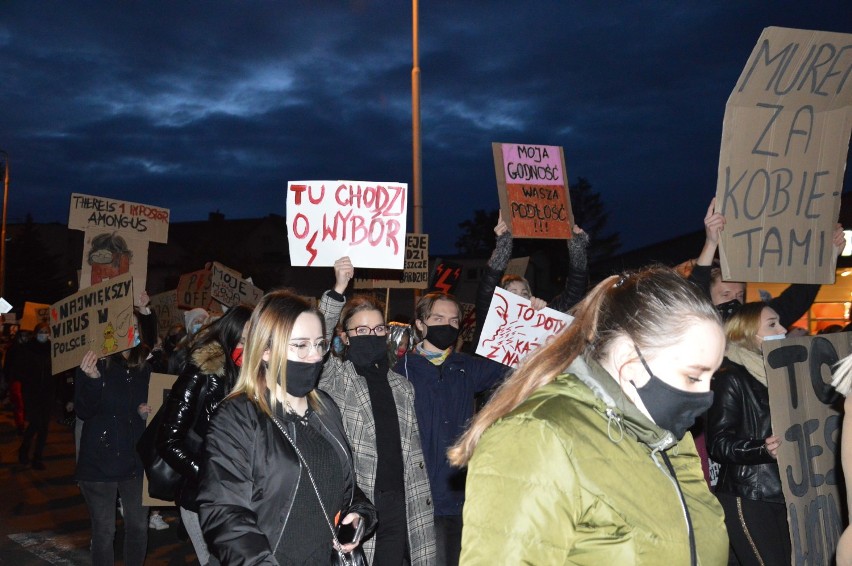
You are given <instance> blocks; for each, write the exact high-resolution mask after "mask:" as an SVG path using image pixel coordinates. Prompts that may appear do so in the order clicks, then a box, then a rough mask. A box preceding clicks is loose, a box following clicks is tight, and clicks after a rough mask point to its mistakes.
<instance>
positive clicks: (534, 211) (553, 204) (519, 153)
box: [491, 143, 574, 240]
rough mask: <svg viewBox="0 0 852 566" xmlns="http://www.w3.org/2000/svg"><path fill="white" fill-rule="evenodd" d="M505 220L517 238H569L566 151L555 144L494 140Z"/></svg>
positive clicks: (498, 188) (569, 205) (570, 223)
mask: <svg viewBox="0 0 852 566" xmlns="http://www.w3.org/2000/svg"><path fill="white" fill-rule="evenodd" d="M491 149H492V152H493V154H494V170H495V172H496V173H497V194H498V197H499V198H500V210H501V211H502V212H503V220H505V221H506V224H508V225H509V227H510V228H511V230H512V235H513V236H514V237H515V238H556V239H565V240H567V239H570V238H571V225H572V224H573V223H574V215H573V213H572V212H571V199H570V198H569V196H568V179H567V177H566V174H565V155H564V154H563V152H562V148H561V147H559V146H555V145H530V144H517V143H492V144H491Z"/></svg>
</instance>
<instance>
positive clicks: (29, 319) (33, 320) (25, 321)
mask: <svg viewBox="0 0 852 566" xmlns="http://www.w3.org/2000/svg"><path fill="white" fill-rule="evenodd" d="M49 313H50V305H44V304H41V303H30V302H26V303H24V314H23V315H22V316H21V322H20V323H19V325H20V329H21V330H35V327H36V324H38V323H39V322H49V321H50V314H49Z"/></svg>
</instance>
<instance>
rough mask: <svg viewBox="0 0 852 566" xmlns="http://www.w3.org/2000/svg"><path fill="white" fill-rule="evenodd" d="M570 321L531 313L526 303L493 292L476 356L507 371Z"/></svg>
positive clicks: (499, 291) (553, 314) (556, 313)
mask: <svg viewBox="0 0 852 566" xmlns="http://www.w3.org/2000/svg"><path fill="white" fill-rule="evenodd" d="M573 320H574V317H572V316H570V315H567V314H565V313H563V312H559V311H557V310H553V309H550V308H543V309H541V310H534V309H533V308H532V306H530V302H529V301H528V300H527V299H525V298H523V297H521V296H520V295H515V294H514V293H510V292H509V291H506V290H505V289H500V288H497V289H495V290H494V296H493V297H492V298H491V305H490V306H489V308H488V315H487V316H486V317H485V323H484V325H483V327H482V335H481V336H480V338H479V344H477V346H476V353H477V354H479V355H480V356H484V357H486V358H488V359H490V360H494V361H496V362H500V363H501V364H503V365H506V366H509V367H511V368H514V367H517V365H518V362H520V361H521V360H523V359H524V357H525V356H526V355H527V354H529V353H530V352H533V351H534V350H536V349H538V348H539V347H541V346H544V345H545V344H547V343H549V342H550V339H551V338H552V337H554V336H556V335H557V334H559V333H560V332H561V331H562V330H563V329H565V327H567V326H568V325H569V324H571V322H573Z"/></svg>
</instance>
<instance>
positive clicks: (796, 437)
mask: <svg viewBox="0 0 852 566" xmlns="http://www.w3.org/2000/svg"><path fill="white" fill-rule="evenodd" d="M850 352H852V334H850V333H847V332H843V333H837V334H823V335H820V336H805V337H802V338H787V339H785V340H774V341H769V342H764V343H763V354H764V363H765V367H766V378H767V382H768V384H769V408H770V412H771V415H772V432H773V434H774V435H776V436H779V437H781V445H780V447H779V448H778V466H779V468H780V471H781V484H782V486H783V490H784V499H785V500H786V502H787V520H788V522H789V525H790V538H791V541H792V548H793V554H792V564H794V565H796V566H799V565H804V564H830V563H833V562H834V560H833V556H834V552H835V549H836V548H837V540H838V539H839V538H840V534H841V533H842V532H843V528H844V526H845V524H846V517H845V516H843V513H842V511H841V508H842V506H843V504H844V502H845V499H844V498H843V496H842V491H841V490H842V488H843V486H842V484H843V476H842V475H841V468H840V438H839V435H840V430H841V424H842V420H843V414H842V412H841V408H842V406H843V399H842V397H840V396H839V395H838V394H837V392H836V391H835V390H834V388H833V387H831V386H830V385H829V384H830V383H831V367H832V366H833V365H834V364H835V363H837V362H838V361H839V360H840V359H841V358H843V357H844V356H846V355H848V354H849V353H850Z"/></svg>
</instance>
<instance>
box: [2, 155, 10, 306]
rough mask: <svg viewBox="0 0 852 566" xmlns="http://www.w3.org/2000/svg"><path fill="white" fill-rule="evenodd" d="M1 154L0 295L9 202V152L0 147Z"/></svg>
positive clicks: (3, 275) (4, 289)
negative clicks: (0, 226)
mask: <svg viewBox="0 0 852 566" xmlns="http://www.w3.org/2000/svg"><path fill="white" fill-rule="evenodd" d="M0 154H2V155H3V225H2V228H0V297H2V296H4V295H3V293H4V292H5V291H6V209H7V208H8V206H7V205H8V204H9V154H8V153H6V152H5V151H3V150H2V149H0Z"/></svg>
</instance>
